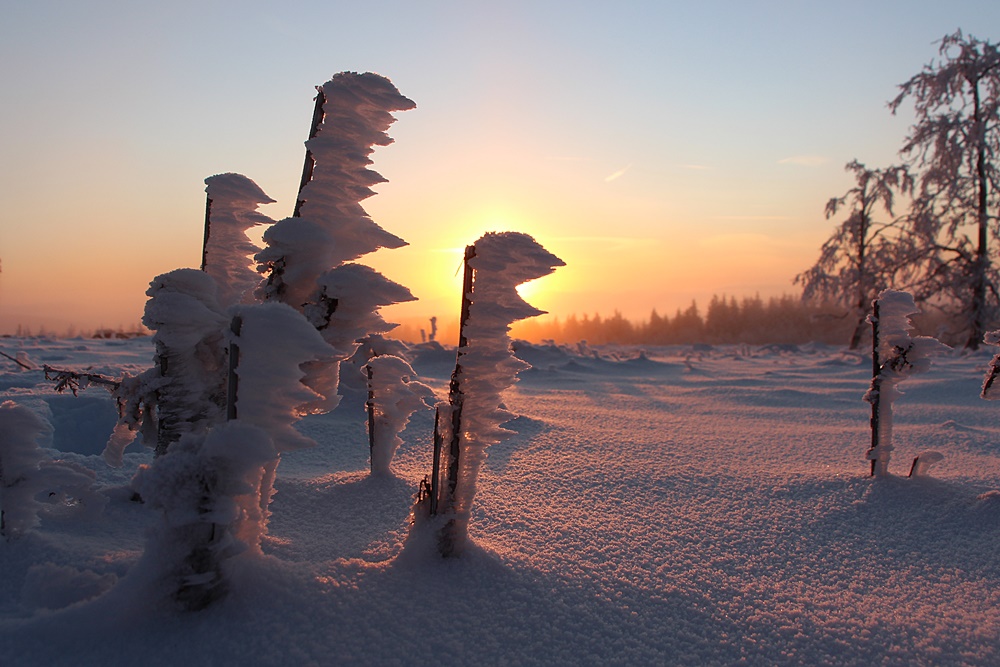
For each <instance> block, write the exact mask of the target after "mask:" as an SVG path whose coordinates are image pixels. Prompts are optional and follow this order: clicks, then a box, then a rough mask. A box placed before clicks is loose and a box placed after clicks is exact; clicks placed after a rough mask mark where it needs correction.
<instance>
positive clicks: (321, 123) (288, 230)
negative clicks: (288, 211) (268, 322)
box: [255, 72, 415, 411]
mask: <svg viewBox="0 0 1000 667" xmlns="http://www.w3.org/2000/svg"><path fill="white" fill-rule="evenodd" d="M316 102H317V113H316V117H315V118H314V122H315V123H316V125H315V126H314V128H313V131H312V133H311V136H310V138H309V140H308V141H307V142H306V149H307V153H306V169H305V173H304V174H303V184H302V188H301V190H300V192H299V201H298V203H297V204H296V211H295V215H294V216H293V217H291V218H285V219H284V220H281V221H280V222H278V223H276V224H275V225H273V226H272V227H271V228H270V229H268V230H267V232H265V233H264V242H265V243H266V244H267V247H266V248H264V249H263V250H262V251H261V252H259V253H257V255H256V257H255V259H256V261H257V263H258V267H257V270H258V271H260V272H261V273H264V274H266V279H265V280H264V281H263V282H262V283H261V285H260V286H259V288H258V290H257V295H258V296H259V297H260V298H261V299H262V300H277V301H282V302H284V303H287V304H289V305H290V306H292V307H293V308H295V309H296V310H299V311H300V312H303V313H305V315H306V316H307V317H308V318H309V320H310V321H312V322H313V324H314V325H315V326H316V327H317V328H318V329H320V330H321V331H322V332H323V337H324V338H325V339H326V340H327V342H328V343H329V344H330V345H331V346H333V347H334V348H335V349H336V350H337V352H338V354H337V355H335V356H334V357H333V358H332V359H331V360H330V361H327V362H322V363H317V364H313V365H310V366H309V367H307V369H306V370H307V376H306V380H305V382H306V384H307V385H308V386H310V387H312V388H313V389H315V390H316V392H317V393H318V394H320V395H322V396H324V397H326V402H325V403H318V404H315V405H314V406H313V409H314V410H316V411H320V410H331V409H333V408H334V407H336V400H337V396H336V387H337V378H338V366H339V362H340V361H342V360H343V359H346V358H348V357H350V356H351V354H353V353H354V350H355V347H356V345H355V341H356V340H357V339H359V338H363V337H364V336H366V335H367V334H369V333H383V332H385V331H388V330H389V329H391V328H392V327H393V326H394V325H388V324H386V323H385V321H384V320H382V318H381V317H380V316H379V315H378V313H377V312H376V311H377V308H378V307H379V306H383V305H389V304H392V303H397V302H399V301H411V300H413V298H414V297H413V295H412V294H410V292H409V291H408V290H407V289H406V288H404V287H401V286H399V285H397V284H396V283H393V282H391V281H389V280H387V279H385V278H384V277H383V276H382V275H381V274H379V273H377V272H375V271H373V270H371V269H368V268H367V267H362V266H359V265H356V264H345V263H346V262H351V261H353V260H355V259H357V258H359V257H361V256H362V255H366V254H368V253H370V252H374V251H376V250H378V249H379V248H399V247H402V246H404V245H406V242H405V241H403V240H402V239H401V238H399V237H397V236H395V235H394V234H390V233H389V232H387V231H385V230H384V229H382V228H381V227H380V226H378V225H377V224H376V223H375V222H374V221H372V219H371V218H370V217H369V216H368V214H367V213H366V212H365V210H364V208H362V206H361V201H362V200H364V199H366V198H368V197H370V196H372V195H373V194H374V192H373V191H372V189H371V186H373V185H375V184H377V183H381V182H383V181H384V180H385V179H383V178H382V177H381V176H380V175H379V174H377V173H376V172H374V171H372V170H371V169H369V168H368V166H369V165H370V164H371V163H372V161H371V159H370V157H369V156H370V155H371V153H372V151H373V150H374V148H373V147H374V146H386V145H388V144H390V143H392V139H390V138H389V135H388V134H386V130H388V129H389V126H390V125H391V124H392V123H393V122H394V120H395V119H394V118H393V116H392V112H393V111H403V110H407V109H412V108H414V106H415V105H414V103H413V102H412V101H411V100H409V99H407V98H406V97H404V96H402V95H401V94H400V93H399V91H398V90H397V89H396V87H395V86H394V85H393V84H392V82H391V81H389V80H388V79H386V78H385V77H383V76H380V75H378V74H373V73H370V72H368V73H365V74H358V73H354V72H342V73H340V74H337V75H335V76H334V77H333V78H332V79H331V80H330V81H328V82H326V83H325V84H324V85H323V86H322V87H320V88H318V89H317V98H316Z"/></svg>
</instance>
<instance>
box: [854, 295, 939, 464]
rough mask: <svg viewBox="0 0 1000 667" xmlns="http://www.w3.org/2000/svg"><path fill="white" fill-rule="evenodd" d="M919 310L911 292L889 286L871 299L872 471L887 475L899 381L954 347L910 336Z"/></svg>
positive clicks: (867, 397) (869, 396)
mask: <svg viewBox="0 0 1000 667" xmlns="http://www.w3.org/2000/svg"><path fill="white" fill-rule="evenodd" d="M919 312H920V309H919V308H917V306H916V304H915V303H914V301H913V296H912V295H911V294H909V293H908V292H900V291H896V290H891V289H887V290H884V291H882V293H881V294H879V295H878V298H876V299H875V301H874V302H872V314H871V315H870V316H869V317H868V321H869V323H871V324H872V330H873V332H874V337H873V338H874V349H873V353H874V355H875V360H874V362H875V363H873V366H877V368H873V370H874V371H875V372H874V373H873V374H872V376H873V377H872V383H871V386H870V387H869V389H868V391H867V392H866V393H865V396H864V400H866V401H867V402H869V403H871V404H872V447H871V448H870V449H869V450H868V456H867V458H868V460H870V461H872V475H874V476H876V477H884V476H886V475H888V468H889V458H890V455H891V452H892V450H893V443H892V404H893V403H894V402H895V401H896V399H897V398H899V396H901V395H902V392H901V391H900V390H899V383H900V382H902V381H903V380H905V379H906V378H908V377H910V376H911V375H913V374H914V373H923V372H925V371H927V370H928V369H929V368H930V365H931V357H932V356H933V355H935V354H939V353H941V352H945V351H947V350H950V349H951V348H950V347H948V346H947V345H945V344H944V343H941V342H939V341H938V340H937V339H936V338H932V337H930V336H917V337H915V338H914V337H911V336H910V331H911V330H912V329H913V324H912V323H911V322H910V316H911V315H915V314H917V313H919Z"/></svg>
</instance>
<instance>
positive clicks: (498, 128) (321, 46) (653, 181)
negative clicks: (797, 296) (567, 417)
mask: <svg viewBox="0 0 1000 667" xmlns="http://www.w3.org/2000/svg"><path fill="white" fill-rule="evenodd" d="M301 4H302V7H298V5H296V7H297V8H298V10H303V9H306V8H307V9H308V11H307V12H306V11H294V10H293V9H294V8H289V9H286V10H277V9H275V8H274V7H272V6H271V5H269V4H267V3H255V2H250V3H246V4H243V5H240V11H238V12H237V11H223V10H222V8H221V6H220V7H216V6H215V5H212V6H211V7H205V8H202V7H200V6H199V7H194V6H192V7H186V6H183V7H179V8H178V9H177V11H176V12H165V11H160V10H159V9H157V8H155V7H146V6H145V5H143V6H135V7H132V8H131V9H129V10H128V11H123V10H122V8H121V7H119V6H118V5H115V4H114V3H103V2H98V3H94V5H93V6H88V7H87V8H86V9H84V8H82V7H77V6H75V5H70V6H66V7H63V8H61V9H60V10H59V11H56V10H55V8H54V7H53V6H51V5H49V4H47V3H23V4H19V5H17V6H15V7H12V8H10V11H9V16H6V17H5V20H4V21H3V22H2V25H0V76H2V77H3V80H4V81H5V96H6V97H7V99H9V100H15V101H16V104H10V105H6V106H3V107H0V146H3V149H4V150H3V154H4V158H3V160H0V261H2V274H0V333H13V332H14V331H16V330H17V328H18V327H19V326H21V327H27V328H30V329H31V330H32V331H36V332H37V331H38V330H39V328H41V327H44V328H45V329H47V330H49V331H54V332H57V333H64V332H66V331H67V330H68V329H70V328H71V327H73V328H75V329H76V330H91V329H94V328H97V327H102V326H103V327H111V328H117V327H119V326H122V327H125V328H131V327H132V326H133V325H134V324H135V323H136V322H138V320H139V319H140V317H141V313H142V308H143V304H144V302H145V295H144V292H145V289H146V287H147V285H148V283H149V281H150V280H151V279H152V278H153V277H154V276H156V275H157V274H159V273H163V272H166V271H169V270H172V269H174V268H179V267H183V266H197V265H198V263H199V261H200V253H201V241H202V224H203V215H204V184H203V180H204V178H206V177H207V176H210V175H212V174H216V173H222V172H230V171H234V172H239V173H242V174H245V175H246V176H248V177H250V178H252V179H253V180H254V181H256V182H257V184H258V185H260V186H261V188H263V190H264V191H265V192H267V193H268V194H269V195H270V196H271V197H273V198H274V199H276V200H278V203H277V204H273V205H270V206H268V207H265V209H264V210H265V212H267V213H268V214H269V215H271V216H273V217H275V218H281V217H284V216H286V215H289V214H290V213H291V210H292V208H293V205H294V199H295V192H296V188H297V184H298V179H299V174H300V170H301V165H302V156H303V152H304V149H303V146H302V142H303V140H304V139H305V135H306V132H307V130H308V122H309V118H310V116H311V112H312V95H313V86H315V85H318V84H321V83H322V82H324V81H325V80H327V79H328V78H329V77H330V75H331V74H333V73H334V72H336V71H339V70H358V71H364V70H372V71H378V72H379V73H381V74H383V75H385V76H388V77H389V78H390V79H392V80H393V82H394V83H395V84H396V86H397V87H398V88H399V90H400V92H402V93H403V94H404V95H406V96H408V97H410V98H411V99H413V100H414V101H415V102H416V103H417V108H416V109H415V110H413V111H408V112H403V113H399V114H397V117H398V122H397V123H396V124H395V125H393V127H392V128H391V129H390V134H391V135H392V136H393V137H394V138H395V140H396V143H395V144H394V145H391V146H388V147H383V148H379V149H378V150H377V151H376V152H375V154H374V165H373V168H374V169H375V170H377V171H378V172H380V173H381V174H383V175H384V176H385V177H386V178H387V179H388V182H387V183H384V184H381V185H380V186H379V187H378V188H377V191H378V195H377V196H375V197H373V198H371V199H368V200H366V201H365V202H364V205H365V207H366V209H367V210H368V212H369V213H370V214H371V216H372V218H373V219H374V220H375V221H376V222H378V223H379V224H380V225H382V226H383V227H384V228H385V229H387V230H388V231H390V232H392V233H394V234H396V235H398V236H401V237H402V238H404V239H406V240H407V241H408V242H409V243H410V245H409V246H408V247H407V248H404V249H400V250H395V251H380V252H379V253H376V254H375V255H372V256H368V257H366V258H363V259H362V261H364V262H365V263H368V264H370V265H372V266H374V267H375V268H377V269H378V270H380V271H382V272H383V273H384V274H385V275H386V276H387V277H389V278H391V279H393V280H395V281H397V282H400V283H402V284H404V285H406V286H408V287H409V288H410V289H411V290H412V291H413V293H414V294H415V295H416V296H417V297H419V299H420V300H419V301H418V302H416V303H414V304H406V305H403V306H399V307H393V309H391V310H390V311H389V313H388V315H389V317H390V319H391V318H393V317H395V318H398V319H406V320H408V321H423V320H426V319H427V318H429V317H430V316H432V315H434V316H437V317H439V318H440V319H441V320H442V321H445V320H447V319H449V318H450V317H454V316H455V312H454V311H456V310H457V308H458V303H457V301H458V296H457V294H458V275H457V271H458V264H459V261H460V256H461V255H460V253H461V248H463V247H464V246H465V245H466V244H468V243H471V242H473V241H475V239H476V238H477V237H478V236H479V235H480V234H481V233H482V232H485V231H503V230H508V229H509V230H515V231H523V232H527V233H530V234H532V235H534V236H535V237H536V238H537V239H538V240H539V241H540V242H541V243H542V244H543V245H545V246H546V248H548V249H549V250H550V251H552V252H553V253H555V254H557V255H558V256H560V257H561V258H562V259H564V260H565V261H566V263H567V266H565V267H563V268H560V269H559V270H558V271H557V272H556V273H555V274H554V275H552V276H549V277H546V278H544V279H542V280H541V281H540V283H539V284H538V285H537V286H534V287H532V288H531V290H530V292H531V295H530V299H531V301H532V303H534V304H535V305H536V306H538V307H540V308H542V309H545V310H548V311H550V312H552V313H553V314H556V315H559V316H562V317H564V316H566V315H569V314H571V313H576V314H583V313H590V314H593V313H595V312H599V313H602V314H610V313H611V312H613V311H614V310H616V309H617V310H619V311H621V312H622V313H623V314H625V315H626V316H628V317H631V318H644V317H646V316H647V315H648V313H649V311H650V310H651V309H652V308H654V307H655V308H656V309H658V310H659V311H660V312H661V313H668V314H669V313H673V311H674V310H675V309H676V308H678V307H685V306H687V305H688V304H689V303H690V302H691V300H692V299H697V300H698V301H699V303H700V304H702V305H703V306H704V305H707V302H708V299H709V298H710V297H711V295H712V294H727V295H731V296H737V297H741V296H745V295H753V294H755V293H759V294H760V295H761V296H764V297H767V296H771V295H777V294H781V293H785V292H791V291H793V289H794V288H793V286H792V283H791V280H792V278H793V276H794V275H795V274H796V273H798V272H800V271H802V270H804V269H805V268H807V267H808V266H809V265H810V264H811V263H812V262H813V261H814V260H815V257H816V253H817V252H818V249H819V246H820V244H821V243H822V242H823V240H824V239H825V238H826V237H827V235H828V234H829V233H830V231H831V230H832V228H833V223H832V222H831V221H827V220H825V219H824V217H823V206H824V204H825V202H826V200H827V199H828V198H829V197H831V196H835V195H839V194H841V193H842V192H843V191H844V190H846V189H847V188H848V187H850V185H851V182H850V177H849V176H848V175H847V174H845V173H844V171H843V165H844V164H846V163H847V162H849V161H850V160H852V159H854V158H857V159H859V160H861V161H862V162H865V163H866V164H869V165H871V166H885V165H887V164H889V163H891V162H892V161H894V160H896V150H897V149H898V147H899V145H900V144H901V141H902V138H903V136H904V135H905V133H906V129H907V123H908V120H907V116H906V114H905V113H904V114H903V115H902V116H901V117H893V116H891V114H889V112H888V111H887V110H886V108H885V102H886V100H888V99H889V98H891V97H892V96H893V94H894V92H895V86H896V85H897V84H898V83H900V82H901V81H904V80H906V79H908V78H909V77H910V76H912V75H913V74H914V73H916V72H918V71H919V69H920V68H921V67H922V66H923V65H924V64H925V63H926V62H927V61H929V60H930V58H931V57H932V56H933V55H934V52H935V48H934V45H933V41H934V40H935V39H939V38H940V37H941V36H942V35H944V34H945V33H946V32H951V31H953V30H954V29H955V27H956V23H958V24H959V25H981V24H983V23H984V21H985V17H986V16H992V17H994V18H996V19H1000V6H998V5H996V4H995V3H986V2H957V3H952V4H949V6H948V7H947V8H944V7H942V6H939V4H938V3H932V2H926V3H917V4H918V5H919V11H917V10H916V9H914V10H913V11H911V12H907V13H904V14H900V12H899V11H897V10H898V9H899V7H893V6H891V5H892V4H893V3H887V6H885V7H883V6H882V5H878V6H871V5H870V3H864V2H857V3H850V2H849V3H847V4H848V5H850V6H853V7H854V8H855V9H857V10H859V11H860V10H862V9H863V11H865V13H866V16H867V20H866V22H863V23H862V24H861V25H859V24H857V22H855V21H853V20H850V15H851V12H850V11H846V10H845V7H843V6H840V5H838V6H836V7H834V6H831V7H820V6H818V5H817V6H804V5H803V4H802V3H736V4H729V3H713V2H708V3H704V6H702V5H700V4H699V5H694V3H692V5H691V6H686V5H685V6H673V4H672V3H664V4H663V5H652V6H643V7H638V6H631V5H629V6H623V7H617V6H615V7H612V6H610V5H608V4H605V3H596V2H593V3H592V2H580V3H572V4H564V3H558V2H556V3H552V4H548V3H544V4H541V5H539V4H536V3H521V2H511V3H502V4H501V5H497V6H486V5H483V6H463V7H452V6H448V7H445V6H437V5H430V6H423V5H422V4H421V5H420V6H416V5H414V4H413V3H402V2H400V3H391V2H390V3H388V4H386V5H385V6H383V5H379V7H377V8H376V7H358V8H354V9H351V10H346V9H344V8H339V9H337V10H334V9H333V8H331V7H330V6H328V5H327V4H324V3H301ZM641 4H643V5H645V3H641ZM911 4H912V3H911ZM911 4H908V5H907V6H908V7H910V6H911ZM717 5H718V6H717ZM721 8H724V9H725V11H720V9H721ZM230 10H232V8H230ZM195 19H197V20H195ZM994 24H997V25H1000V21H994ZM318 25H325V26H337V27H336V29H333V28H331V30H333V31H334V32H335V33H336V35H335V37H336V39H333V38H330V39H326V38H322V32H320V33H317V34H316V35H315V37H316V39H312V38H311V37H310V40H311V41H310V42H309V44H308V48H306V46H305V45H304V44H303V36H310V35H312V34H313V33H314V32H315V27H316V26H318ZM376 26H377V28H376ZM43 35H44V37H45V39H44V40H41V39H40V38H41V36H43ZM980 36H981V37H984V38H989V37H991V36H990V35H980ZM42 43H44V48H40V46H39V45H40V44H42ZM262 43H266V44H267V48H263V47H262V46H261V44H262ZM513 45H517V47H516V48H514V46H513ZM305 52H308V54H309V55H308V57H304V56H303V53H305ZM457 54H461V55H460V56H459V55H457ZM847 91H849V92H850V94H846V93H847Z"/></svg>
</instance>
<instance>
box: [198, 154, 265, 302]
mask: <svg viewBox="0 0 1000 667" xmlns="http://www.w3.org/2000/svg"><path fill="white" fill-rule="evenodd" d="M205 185H206V186H207V187H206V188H205V192H206V193H207V196H208V202H207V204H206V209H207V210H206V213H205V218H206V220H205V248H204V252H205V254H204V258H203V261H202V268H203V269H204V271H205V272H206V273H207V274H208V275H210V276H212V278H214V279H215V283H216V285H217V286H218V299H219V303H220V304H221V305H222V306H223V307H228V306H231V305H233V304H236V303H240V302H241V301H244V300H246V299H247V297H249V296H250V295H252V292H253V289H254V288H255V287H256V285H257V283H258V282H260V275H259V274H258V273H257V272H256V271H254V270H253V268H252V263H251V257H253V256H254V255H255V254H256V253H257V252H259V251H260V247H258V246H257V245H256V244H254V243H253V242H251V241H250V239H249V237H247V234H246V232H247V230H248V229H251V228H253V227H255V226H257V225H270V224H272V223H274V220H272V219H271V218H269V217H267V216H266V215H264V214H263V213H260V212H258V211H257V207H258V206H259V205H260V204H270V203H272V202H274V200H273V199H271V198H270V197H268V196H267V195H266V194H264V191H263V190H261V189H260V187H259V186H258V185H257V184H256V183H254V182H253V181H252V180H250V179H249V178H247V177H246V176H243V175H241V174H231V173H230V174H217V175H215V176H209V177H208V178H206V179H205Z"/></svg>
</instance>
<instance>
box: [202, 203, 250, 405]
mask: <svg viewBox="0 0 1000 667" xmlns="http://www.w3.org/2000/svg"><path fill="white" fill-rule="evenodd" d="M210 201H211V200H210ZM242 329H243V318H242V317H240V316H239V315H237V316H235V317H234V318H233V320H232V322H230V324H229V330H230V331H232V333H233V340H232V341H231V342H230V343H229V376H228V378H227V383H226V421H233V420H234V419H236V392H237V390H238V389H239V384H240V378H239V375H237V374H236V369H237V368H239V365H240V346H239V345H237V344H236V339H237V338H239V335H240V331H242Z"/></svg>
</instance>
